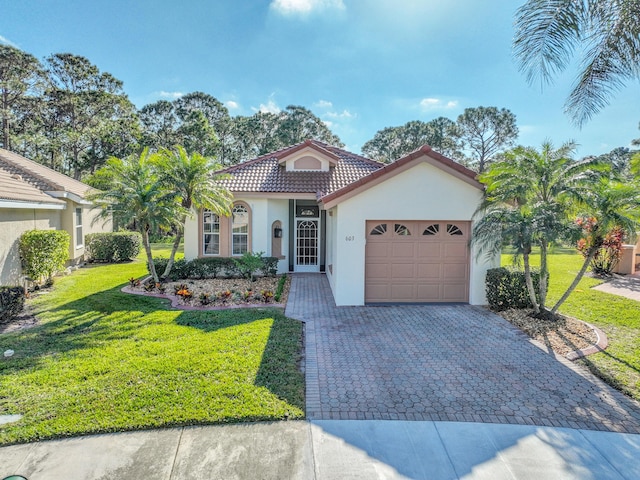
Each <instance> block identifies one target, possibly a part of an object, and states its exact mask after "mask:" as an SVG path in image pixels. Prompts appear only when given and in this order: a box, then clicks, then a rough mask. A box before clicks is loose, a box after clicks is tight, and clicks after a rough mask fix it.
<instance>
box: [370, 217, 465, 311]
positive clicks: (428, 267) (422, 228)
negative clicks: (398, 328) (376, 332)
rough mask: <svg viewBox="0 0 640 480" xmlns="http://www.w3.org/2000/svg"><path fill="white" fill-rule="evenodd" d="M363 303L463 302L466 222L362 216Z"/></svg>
mask: <svg viewBox="0 0 640 480" xmlns="http://www.w3.org/2000/svg"><path fill="white" fill-rule="evenodd" d="M366 225H367V245H366V250H365V302H367V303H376V302H378V303H379V302H393V303H395V302H406V303H410V302H468V301H469V232H470V222H459V221H439V220H438V221H402V220H390V221H386V220H384V221H378V220H376V221H367V224H366Z"/></svg>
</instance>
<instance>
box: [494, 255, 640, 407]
mask: <svg viewBox="0 0 640 480" xmlns="http://www.w3.org/2000/svg"><path fill="white" fill-rule="evenodd" d="M570 251H571V250H561V251H558V250H556V252H555V253H554V254H553V255H551V256H550V257H549V274H550V285H549V300H548V303H549V304H550V305H551V306H553V304H554V302H555V301H556V300H558V299H559V298H560V296H561V295H562V293H564V291H565V290H566V288H567V287H568V286H569V284H570V283H571V281H572V280H573V279H574V278H575V275H576V273H577V272H578V270H579V269H580V266H581V264H582V260H583V259H582V256H581V255H578V254H576V253H567V252H570ZM574 252H575V250H574ZM533 262H535V264H539V257H537V256H536V257H534V258H533ZM502 263H503V265H506V264H510V263H511V256H509V255H503V257H502ZM600 283H602V281H601V280H596V279H594V278H590V277H584V278H583V279H582V281H581V282H580V284H579V285H578V287H577V289H576V290H575V291H574V292H573V293H572V294H571V296H570V297H569V298H568V300H567V301H566V302H565V303H564V304H563V305H562V306H561V307H560V311H561V313H564V314H566V315H569V316H572V317H575V318H578V319H580V320H584V321H585V322H588V323H591V324H593V325H596V326H597V327H599V328H600V329H601V330H602V331H604V332H605V333H606V335H607V337H608V339H609V347H608V348H607V349H606V350H605V351H604V352H602V353H597V354H594V355H590V356H589V357H587V358H586V359H583V360H579V361H578V362H581V363H583V364H584V365H586V366H587V367H589V369H590V370H591V371H592V372H593V373H595V374H596V375H598V376H599V377H601V378H603V379H605V380H607V382H609V383H610V384H612V385H614V386H616V387H617V388H618V389H620V390H622V391H624V392H625V393H627V394H628V395H630V396H632V397H634V398H636V399H638V400H640V302H637V301H634V300H628V299H626V298H623V297H620V296H618V295H611V294H608V293H604V292H599V291H597V290H593V289H592V288H591V287H594V286H596V285H598V284H600Z"/></svg>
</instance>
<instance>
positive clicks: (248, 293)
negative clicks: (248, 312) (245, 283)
mask: <svg viewBox="0 0 640 480" xmlns="http://www.w3.org/2000/svg"><path fill="white" fill-rule="evenodd" d="M252 297H253V291H252V290H247V291H246V292H244V293H243V294H242V299H243V300H244V301H245V302H248V301H249V300H251V298H252Z"/></svg>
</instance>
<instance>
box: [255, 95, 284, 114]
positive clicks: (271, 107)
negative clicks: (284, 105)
mask: <svg viewBox="0 0 640 480" xmlns="http://www.w3.org/2000/svg"><path fill="white" fill-rule="evenodd" d="M251 110H253V111H254V112H262V113H280V110H282V109H281V108H280V107H279V106H278V104H277V103H276V102H275V100H274V99H273V98H270V99H269V101H268V102H267V103H261V104H260V106H259V107H258V108H256V107H251Z"/></svg>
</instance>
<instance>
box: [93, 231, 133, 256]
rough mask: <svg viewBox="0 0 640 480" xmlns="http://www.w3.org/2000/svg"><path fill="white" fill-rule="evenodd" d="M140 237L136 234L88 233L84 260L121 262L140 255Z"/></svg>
mask: <svg viewBox="0 0 640 480" xmlns="http://www.w3.org/2000/svg"><path fill="white" fill-rule="evenodd" d="M141 244H142V236H141V235H140V234H139V233H137V232H108V233H90V234H89V235H87V236H86V251H85V255H86V259H87V261H90V262H122V261H124V260H132V259H134V258H135V257H137V256H138V254H139V253H140V245H141Z"/></svg>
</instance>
